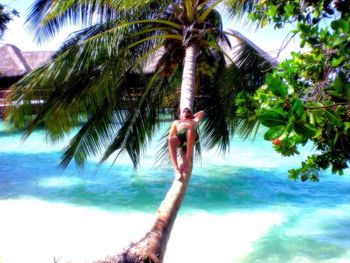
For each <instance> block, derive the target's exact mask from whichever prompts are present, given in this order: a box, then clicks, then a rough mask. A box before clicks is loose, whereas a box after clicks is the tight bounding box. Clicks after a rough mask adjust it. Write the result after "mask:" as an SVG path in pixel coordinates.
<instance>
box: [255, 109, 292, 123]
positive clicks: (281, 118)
mask: <svg viewBox="0 0 350 263" xmlns="http://www.w3.org/2000/svg"><path fill="white" fill-rule="evenodd" d="M258 118H259V120H260V122H261V124H262V125H265V126H266V127H273V126H280V125H286V124H287V123H288V121H287V120H288V118H287V116H286V114H282V113H281V112H280V111H276V110H266V111H264V112H263V113H261V114H260V115H259V116H258Z"/></svg>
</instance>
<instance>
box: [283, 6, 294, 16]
mask: <svg viewBox="0 0 350 263" xmlns="http://www.w3.org/2000/svg"><path fill="white" fill-rule="evenodd" d="M284 11H285V12H286V14H287V15H288V16H292V15H293V14H294V7H293V6H292V5H291V4H287V5H285V6H284Z"/></svg>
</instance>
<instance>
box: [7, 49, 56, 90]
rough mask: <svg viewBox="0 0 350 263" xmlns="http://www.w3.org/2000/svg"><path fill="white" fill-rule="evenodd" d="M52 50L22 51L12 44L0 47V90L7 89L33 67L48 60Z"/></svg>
mask: <svg viewBox="0 0 350 263" xmlns="http://www.w3.org/2000/svg"><path fill="white" fill-rule="evenodd" d="M53 53H54V52H52V51H25V52H22V51H21V50H20V49H19V48H17V47H16V46H14V45H10V44H5V45H3V46H2V47H0V90H1V89H7V88H8V87H10V86H11V85H12V84H13V83H15V82H16V81H17V80H18V79H20V78H21V77H23V76H24V75H26V74H27V73H29V72H30V71H32V70H33V69H35V68H37V67H39V66H41V65H43V64H45V63H46V62H48V61H49V60H50V59H51V57H52V55H53Z"/></svg>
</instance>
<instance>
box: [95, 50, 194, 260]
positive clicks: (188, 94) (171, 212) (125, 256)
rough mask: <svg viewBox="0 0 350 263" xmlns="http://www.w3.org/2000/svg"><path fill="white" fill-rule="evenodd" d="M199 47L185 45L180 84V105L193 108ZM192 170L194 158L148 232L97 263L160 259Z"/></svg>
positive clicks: (179, 160)
mask: <svg viewBox="0 0 350 263" xmlns="http://www.w3.org/2000/svg"><path fill="white" fill-rule="evenodd" d="M197 50H198V49H197V47H196V46H195V45H190V46H188V47H187V48H186V54H185V59H184V71H183V75H182V77H183V79H182V84H181V99H180V109H181V111H182V110H183V109H184V108H189V109H191V110H192V108H193V101H194V83H195V67H196V57H197ZM185 156H186V153H185V152H181V153H180V155H179V157H178V164H179V165H181V164H182V163H183V160H184V159H185ZM191 174H192V160H191V163H190V169H189V172H188V174H185V175H183V180H182V181H181V182H180V181H178V180H174V181H173V183H172V185H171V187H170V189H169V191H168V193H167V194H166V196H165V198H164V200H163V202H162V203H161V204H160V206H159V208H158V210H157V212H156V219H155V222H154V224H153V226H152V228H151V230H150V231H149V232H147V233H146V234H145V235H144V237H143V238H141V239H140V240H139V241H138V242H136V243H132V244H130V246H129V247H128V248H127V249H125V250H124V251H123V252H122V253H121V254H119V255H116V256H112V257H109V258H107V259H106V260H102V261H98V263H140V262H145V263H146V262H147V263H161V262H163V258H164V255H165V251H166V246H167V243H168V240H169V237H170V233H171V230H172V228H173V225H174V222H175V219H176V215H177V212H178V211H179V208H180V206H181V203H182V200H183V198H184V196H185V192H186V188H187V185H188V182H189V179H190V177H191Z"/></svg>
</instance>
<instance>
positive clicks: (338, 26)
mask: <svg viewBox="0 0 350 263" xmlns="http://www.w3.org/2000/svg"><path fill="white" fill-rule="evenodd" d="M331 28H332V29H333V30H334V31H337V32H343V33H348V32H349V22H348V21H346V20H345V19H338V20H335V21H332V23H331Z"/></svg>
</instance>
